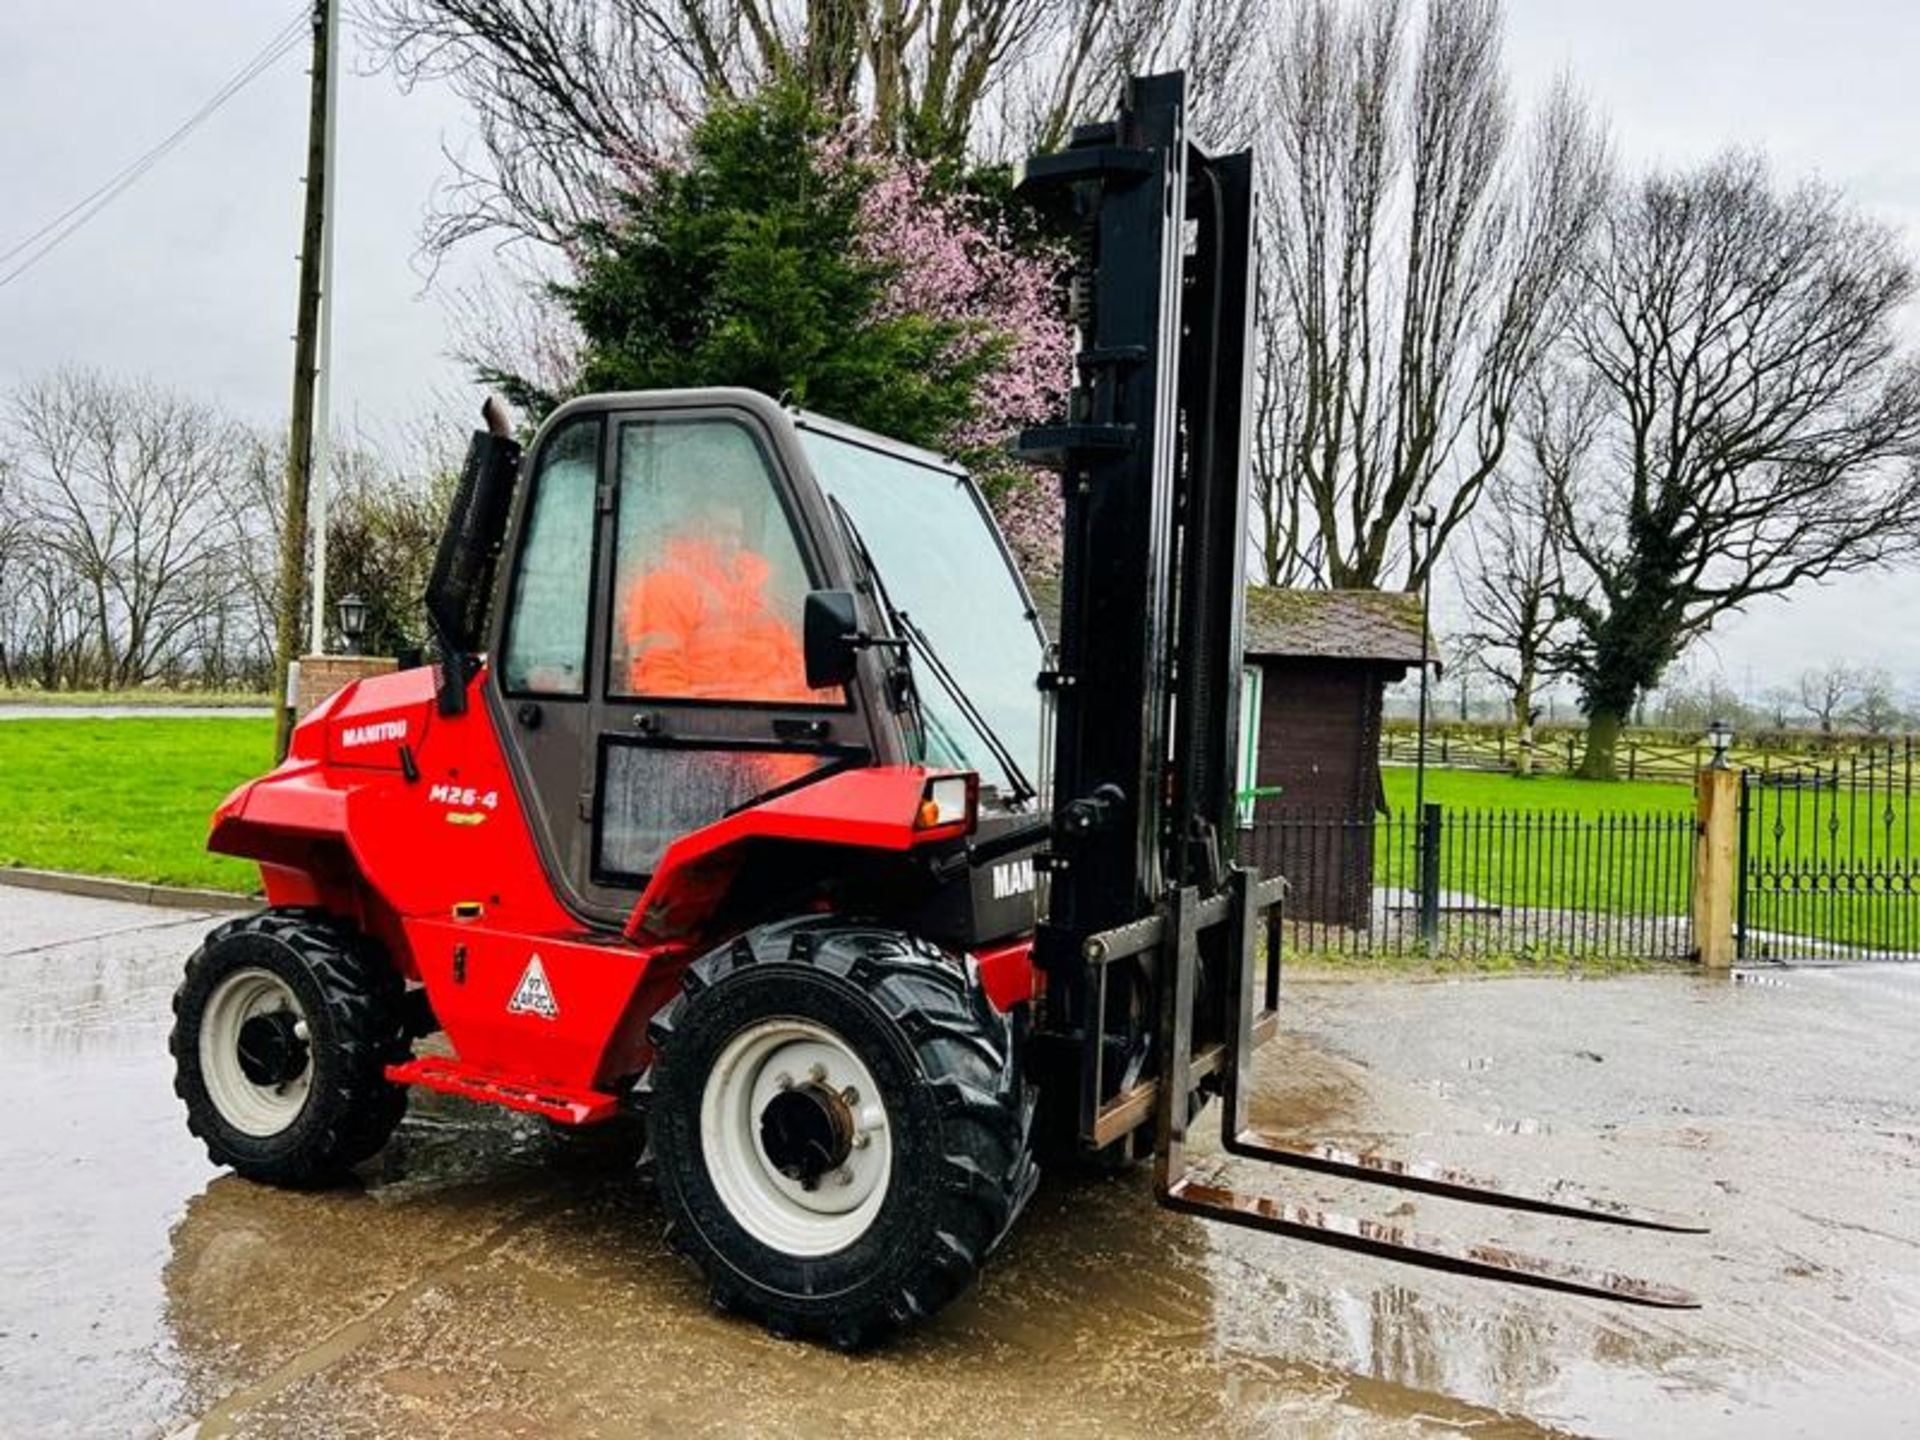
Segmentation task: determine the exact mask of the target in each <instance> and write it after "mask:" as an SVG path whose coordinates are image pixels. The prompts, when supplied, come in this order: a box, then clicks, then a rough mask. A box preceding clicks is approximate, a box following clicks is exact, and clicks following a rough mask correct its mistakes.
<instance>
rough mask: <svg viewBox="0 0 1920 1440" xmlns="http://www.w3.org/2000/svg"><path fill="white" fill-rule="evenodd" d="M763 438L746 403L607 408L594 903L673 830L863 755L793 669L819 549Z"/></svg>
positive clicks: (632, 887)
mask: <svg viewBox="0 0 1920 1440" xmlns="http://www.w3.org/2000/svg"><path fill="white" fill-rule="evenodd" d="M781 418H782V421H784V417H781ZM782 429H784V424H783V425H782ZM778 439H779V434H778V433H777V432H776V431H775V429H774V428H773V427H770V426H768V425H767V424H765V423H764V420H763V417H761V416H759V415H757V414H756V413H754V412H753V411H752V410H749V409H746V408H737V409H736V408H732V407H724V406H723V407H713V408H700V409H673V410H657V411H642V412H637V413H628V414H622V415H617V416H614V417H612V420H611V432H610V434H609V437H608V455H609V460H610V467H611V480H612V485H611V490H612V497H611V506H610V511H609V514H608V516H607V529H608V532H609V543H608V545H607V546H606V557H605V559H606V563H605V566H604V574H603V576H602V579H601V586H602V588H601V594H600V597H599V598H600V602H601V603H600V606H599V609H600V613H601V615H602V617H603V624H602V626H601V627H600V628H601V633H602V635H603V636H604V640H603V643H602V646H601V652H600V655H599V660H600V673H599V675H598V676H597V677H596V686H595V690H596V700H595V705H594V712H593V729H594V746H593V755H592V767H593V786H594V801H593V825H592V835H591V851H590V854H589V855H588V856H587V857H586V861H587V865H586V873H585V874H584V876H583V881H584V883H585V885H586V886H587V887H588V888H589V890H590V892H591V893H592V894H593V895H594V896H595V897H596V899H604V900H605V902H606V903H609V904H612V905H624V906H627V907H630V906H631V903H632V900H633V898H634V895H635V894H636V893H637V892H638V890H639V889H640V888H642V887H644V886H645V884H646V882H647V880H648V878H649V877H650V876H651V875H652V873H653V870H654V868H655V866H656V865H657V863H658V861H659V859H660V856H661V854H662V853H663V852H664V851H665V850H666V848H667V846H668V845H670V844H671V843H672V842H673V841H674V840H675V839H677V838H679V837H680V836H681V835H684V834H686V833H688V832H689V831H692V830H697V829H699V828H700V827H702V826H704V825H709V824H712V823H713V822H714V821H716V820H718V819H720V818H721V817H723V816H724V815H727V814H729V813H731V812H733V811H735V810H738V809H742V808H744V807H746V806H748V805H751V804H754V803H755V802H756V801H758V800H761V799H764V798H766V797H767V796H769V795H772V794H774V793H776V792H778V791H781V790H785V789H788V788H791V787H794V786H797V785H801V784H805V783H807V782H808V781H809V780H812V779H816V778H818V777H819V776H820V775H822V774H824V773H826V772H828V771H831V770H834V769H839V768H843V767H845V766H848V765H853V764H862V763H866V762H867V761H868V760H869V759H870V758H871V754H870V737H869V734H868V728H867V723H866V719H865V717H864V716H863V715H862V713H861V710H860V707H859V704H858V701H857V696H856V695H855V694H854V693H852V692H850V691H849V690H848V689H847V688H846V687H842V686H835V687H833V688H831V689H827V690H815V689H811V688H809V687H808V685H807V683H806V669H805V661H804V657H803V654H802V650H801V616H802V613H803V610H804V607H805V603H806V597H807V592H808V591H809V590H812V589H816V588H820V587H822V586H825V585H827V584H829V583H831V581H830V577H829V576H828V575H827V574H826V573H825V572H826V570H827V568H828V564H827V562H828V557H829V555H830V553H831V547H830V546H829V545H828V544H827V543H826V539H825V536H824V535H823V534H821V533H820V527H818V526H817V524H816V523H815V522H817V521H818V519H820V518H821V517H819V516H817V515H815V516H809V514H808V512H807V508H806V505H805V501H806V500H807V499H808V498H809V496H810V494H811V491H810V490H809V489H803V488H802V487H801V486H799V485H797V484H796V483H795V480H794V476H793V475H792V473H791V472H790V471H789V470H788V469H787V467H786V466H785V465H784V464H782V463H781V459H780V453H779V449H778Z"/></svg>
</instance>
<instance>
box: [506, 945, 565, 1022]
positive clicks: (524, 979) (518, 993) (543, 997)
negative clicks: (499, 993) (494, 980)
mask: <svg viewBox="0 0 1920 1440" xmlns="http://www.w3.org/2000/svg"><path fill="white" fill-rule="evenodd" d="M507 1013H508V1014H509V1015H538V1016H539V1017H540V1018H541V1019H542V1020H558V1019H559V1018H560V1006H559V1004H558V1002H556V1001H555V1000H554V998H553V986H551V985H549V984H548V983H547V967H546V966H544V965H542V964H541V963H540V957H539V955H537V954H536V955H535V956H534V957H533V958H532V959H531V960H529V961H527V968H526V972H525V973H524V974H522V975H521V977H520V983H519V984H518V985H516V986H515V987H514V990H513V998H512V999H511V1000H509V1001H507Z"/></svg>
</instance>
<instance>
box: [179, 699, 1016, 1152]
mask: <svg viewBox="0 0 1920 1440" xmlns="http://www.w3.org/2000/svg"><path fill="white" fill-rule="evenodd" d="M485 678H486V677H485V675H484V673H483V674H482V675H480V676H478V677H476V678H475V680H474V681H473V685H472V690H471V693H470V694H469V697H468V706H467V710H466V713H465V714H462V715H456V716H443V715H440V714H438V713H437V710H436V706H435V699H434V673H433V671H432V670H430V669H418V670H407V671H401V672H399V673H397V674H393V675H383V676H378V677H374V678H372V679H368V680H362V681H358V682H356V683H354V684H352V685H349V686H348V687H346V688H345V689H344V690H342V691H340V692H339V693H338V694H337V695H335V696H333V697H332V698H331V699H330V700H328V701H327V702H326V703H324V704H323V705H321V706H320V707H319V708H317V709H316V710H315V711H314V712H313V713H312V714H311V715H309V716H308V717H307V719H306V720H305V721H304V722H302V724H301V725H300V726H299V728H298V729H296V730H295V732H294V738H293V743H292V746H291V748H290V751H289V754H288V757H287V759H286V761H285V762H284V763H283V764H282V765H281V766H280V767H279V768H278V769H277V770H275V771H273V772H272V773H271V774H269V775H267V776H265V777H263V778H261V779H259V780H255V781H252V782H250V783H248V784H246V785H243V786H241V787H240V788H239V789H238V790H236V791H234V792H233V794H231V795H229V796H228V797H227V799H226V800H225V801H224V802H223V803H222V804H221V806H220V808H219V809H218V810H217V811H216V812H215V814H214V818H213V828H212V833H211V835H210V836H209V838H208V841H207V844H208V848H209V849H212V850H216V851H219V852H221V853H223V854H228V855H238V856H242V857H245V858H249V859H253V860H257V861H258V862H260V869H261V875H262V879H263V882H264V884H265V887H266V892H267V899H268V901H269V902H270V903H271V904H274V905H288V906H291V905H298V906H313V907H317V908H321V909H325V910H327V911H329V912H331V913H333V914H336V915H339V916H342V917H343V918H346V919H348V920H351V921H352V922H353V923H355V924H356V925H358V926H359V927H360V928H361V929H363V930H364V931H365V932H366V933H368V934H369V935H371V936H373V937H374V938H375V939H376V940H378V941H379V942H380V943H381V944H382V945H384V946H385V947H386V949H387V951H388V953H389V954H390V955H391V956H392V957H393V959H394V963H395V964H396V965H398V966H399V968H400V969H401V971H402V972H403V973H404V974H405V975H406V976H407V977H408V978H410V979H414V980H418V981H420V982H421V983H423V984H424V985H425V986H426V988H427V995H428V998H429V1000H430V1001H431V1002H432V1005H433V1011H434V1015H435V1017H436V1018H437V1019H438V1020H439V1022H440V1025H441V1027H442V1029H443V1030H444V1031H445V1034H446V1038H447V1040H448V1041H449V1042H450V1043H451V1045H452V1047H453V1050H454V1058H453V1059H451V1060H448V1059H445V1058H441V1057H430V1058H429V1059H423V1060H416V1061H413V1062H411V1063H409V1064H408V1065H404V1066H396V1067H394V1068H393V1069H392V1070H391V1071H390V1072H389V1073H390V1074H391V1075H392V1077H393V1078H394V1079H396V1080H402V1081H406V1082H408V1083H416V1084H422V1085H427V1086H430V1087H431V1088H434V1089H439V1090H446V1091H450V1092H453V1093H458V1094H464V1095H468V1096H470V1097H472V1098H475V1099H481V1100H486V1101H490V1102H493V1103H497V1104H503V1105H508V1106H512V1107H513V1108H516V1109H521V1110H527V1111H531V1112H534V1113H539V1114H545V1115H549V1116H550V1117H552V1118H554V1119H556V1120H560V1121H562V1122H564V1123H574V1124H579V1123H590V1122H591V1121H594V1120H598V1119H603V1118H605V1116H606V1115H607V1114H609V1113H611V1097H610V1096H609V1095H608V1094H607V1093H606V1092H607V1087H610V1086H611V1085H613V1083H614V1082H615V1081H617V1080H618V1079H619V1078H620V1077H621V1076H624V1075H630V1074H632V1073H634V1072H635V1071H637V1070H638V1069H639V1068H640V1067H641V1066H642V1065H643V1064H644V1050H645V1044H646V1022H647V1020H648V1019H649V1018H650V1017H651V1016H652V1015H653V1013H654V1011H655V1010H657V1009H658V1008H659V1007H660V1006H661V1005H663V1004H665V1003H666V1002H667V1001H668V1000H669V999H671V998H672V997H673V995H674V994H675V993H676V992H677V990H678V988H679V979H680V972H681V971H682V970H683V969H684V968H685V966H686V964H687V963H688V962H689V961H690V960H691V959H692V958H693V957H694V956H695V955H697V954H700V953H702V952H703V951H705V950H706V949H708V948H710V947H711V946H712V945H713V944H716V943H718V942H719V941H720V940H722V939H724V938H726V936H727V934H728V933H730V932H729V931H728V929H727V926H726V921H725V916H724V915H722V914H719V913H717V906H718V904H719V901H720V900H721V898H722V897H723V896H724V895H725V893H726V890H727V886H728V884H729V883H730V882H731V880H732V878H733V876H734V874H735V873H736V871H737V870H738V868H739V865H740V863H741V860H742V858H743V856H744V853H745V849H746V847H747V846H748V845H749V844H750V843H751V842H754V841H759V840H766V839H778V840H786V841H801V842H812V843H817V844H822V845H838V846H846V847H853V848H861V849H880V850H895V851H904V850H907V849H910V848H913V847H915V846H918V845H927V844H935V843H942V842H946V841H951V840H953V839H956V838H960V837H962V836H964V834H965V833H966V831H967V828H968V826H967V823H966V822H959V823H953V824H947V825H944V826H940V827H937V828H931V829H929V828H917V827H916V825H915V820H916V818H917V817H918V815H919V808H920V801H921V797H922V795H923V793H924V791H925V787H926V782H927V779H928V776H929V774H930V773H938V772H929V771H927V770H925V769H923V768H921V767H918V766H885V767H873V768H868V769H862V770H849V771H842V772H840V773H838V774H834V775H829V776H827V777H826V778H824V779H822V780H819V781H817V782H815V783H813V784H811V785H806V786H803V787H801V788H800V789H798V790H794V791H790V792H788V793H787V794H785V795H781V796H777V797H775V798H774V799H771V800H769V801H767V802H765V803H764V804H762V805H758V806H755V807H753V808H751V809H747V810H742V811H739V812H738V813H736V814H733V815H729V816H727V817H725V818H724V819H722V820H719V821H717V822H715V823H714V824H712V825H709V826H707V827H705V828H703V829H701V830H697V831H693V832H691V833H689V834H687V835H683V836H681V837H680V838H679V839H678V840H676V841H675V842H674V843H673V844H672V845H670V846H669V847H668V849H667V852H666V854H665V855H664V856H663V857H662V859H661V863H660V866H659V868H658V870H657V871H656V872H655V873H654V875H653V877H652V880H651V882H650V883H649V884H648V886H647V888H646V890H645V892H644V893H643V894H642V895H641V896H640V899H639V901H638V903H636V905H635V906H634V910H633V914H632V916H631V918H630V919H629V920H628V922H627V924H626V926H625V929H624V931H623V933H621V934H620V935H610V934H608V933H606V932H604V931H597V930H594V929H591V928H590V927H587V926H585V925H583V924H581V922H580V921H579V920H578V919H577V918H575V917H574V916H573V914H572V913H571V912H570V911H568V910H567V908H566V907H565V906H564V905H563V904H562V903H561V901H560V900H559V898H558V897H557V896H556V895H555V893H554V890H553V886H552V884H551V882H550V881H549V880H548V878H547V875H546V871H545V869H544V868H543V866H542V864H541V860H540V856H539V854H538V853H537V851H536V850H535V848H534V842H533V838H532V832H531V829H530V827H529V825H528V822H527V817H526V814H525V812H524V810H523V809H522V807H521V804H520V797H519V794H518V792H517V791H516V790H515V789H514V785H513V779H512V776H511V774H510V773H509V771H508V769H507V764H506V759H505V756H504V754H503V752H502V750H501V745H500V739H499V736H498V734H497V732H496V731H495V729H494V725H493V720H492V717H491V715H490V714H489V712H488V710H487V708H486V705H485V703H484V700H483V697H482V693H481V687H482V686H483V685H484V684H485ZM403 752H405V753H404V754H403ZM408 757H410V758H411V761H412V764H413V767H414V772H415V774H416V775H417V778H416V779H412V780H409V779H408V778H407V774H406V767H407V761H408ZM1030 950H1031V940H1029V939H1023V940H1021V941H1019V942H1017V943H1015V944H1011V945H1000V946H997V947H995V948H994V949H993V950H991V951H987V952H982V953H981V954H980V955H979V956H978V957H977V959H978V960H979V962H980V966H981V973H982V979H983V983H984V984H985V987H986V990H987V993H988V995H989V996H990V997H991V998H992V1000H993V1003H994V1004H995V1005H997V1006H1000V1007H1001V1008H1002V1009H1005V1008H1007V1007H1009V1006H1011V1005H1013V1004H1016V1003H1019V1002H1020V1001H1022V1000H1026V999H1030V998H1031V997H1032V995H1033V994H1034V993H1035V978H1034V977H1035V973H1036V972H1035V971H1034V970H1033V967H1032V965H1031V963H1030V961H1029V958H1028V957H1029V953H1030ZM536 959H537V960H538V967H537V968H538V970H539V971H540V972H541V973H543V974H544V976H545V982H546V983H545V995H546V996H547V997H549V1000H550V1003H543V1002H542V1001H541V999H540V990H539V987H538V986H537V985H536V986H534V987H533V988H532V990H531V991H529V992H528V993H527V994H522V990H523V985H524V984H525V982H526V981H527V977H528V975H529V973H530V971H532V970H534V968H535V966H534V961H535V960H536ZM529 1002H530V1003H529Z"/></svg>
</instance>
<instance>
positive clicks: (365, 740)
mask: <svg viewBox="0 0 1920 1440" xmlns="http://www.w3.org/2000/svg"><path fill="white" fill-rule="evenodd" d="M406 738H407V722H406V721H404V720H381V721H377V722H376V723H374V724H372V725H349V726H347V728H346V729H344V730H342V731H341V732H340V743H341V744H342V745H344V746H347V747H348V748H349V749H351V748H352V747H353V746H355V745H378V744H379V743H380V742H381V741H383V740H404V739H406Z"/></svg>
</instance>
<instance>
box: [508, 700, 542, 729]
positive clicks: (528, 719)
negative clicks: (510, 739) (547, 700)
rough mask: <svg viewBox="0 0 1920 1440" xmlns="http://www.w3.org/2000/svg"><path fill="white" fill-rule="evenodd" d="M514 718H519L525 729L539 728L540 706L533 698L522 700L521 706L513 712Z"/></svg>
mask: <svg viewBox="0 0 1920 1440" xmlns="http://www.w3.org/2000/svg"><path fill="white" fill-rule="evenodd" d="M513 718H514V719H516V720H518V721H519V722H520V724H521V726H522V728H524V729H527V730H538V729H539V728H540V706H539V705H538V704H537V703H535V702H534V701H532V700H523V701H521V702H520V708H519V709H518V710H516V711H514V712H513Z"/></svg>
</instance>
